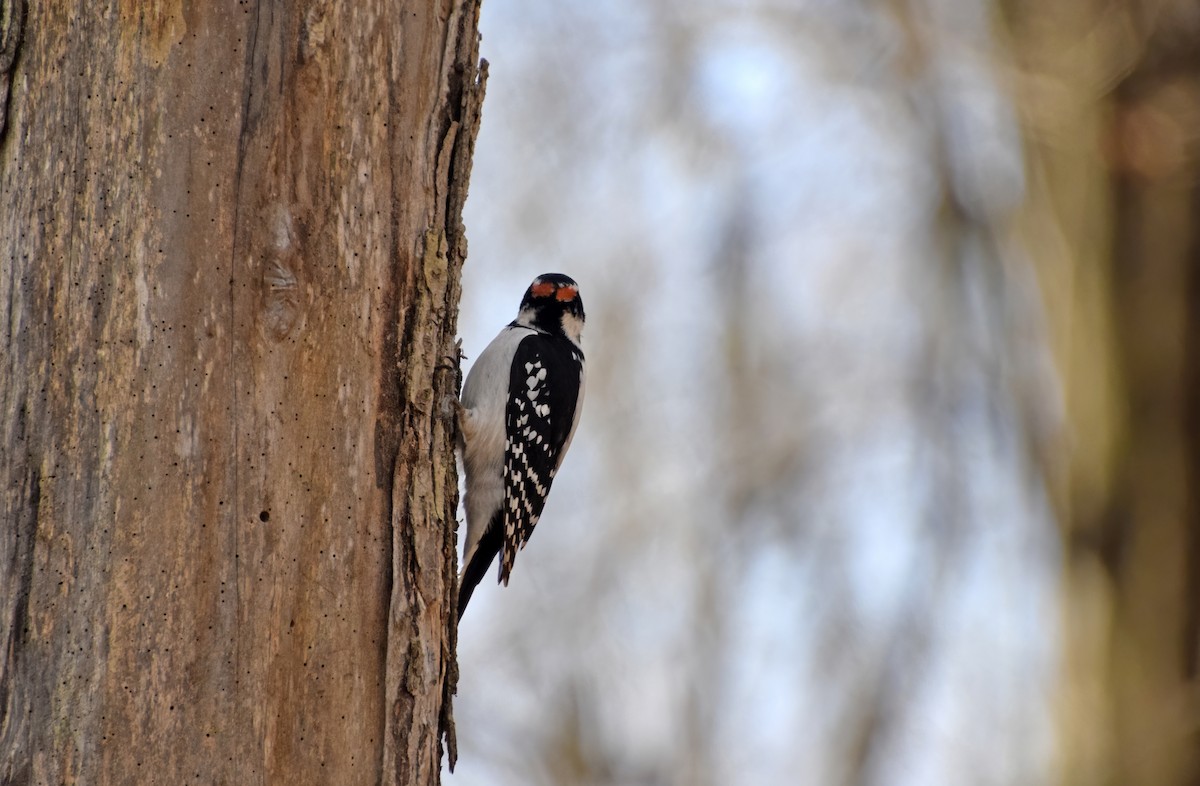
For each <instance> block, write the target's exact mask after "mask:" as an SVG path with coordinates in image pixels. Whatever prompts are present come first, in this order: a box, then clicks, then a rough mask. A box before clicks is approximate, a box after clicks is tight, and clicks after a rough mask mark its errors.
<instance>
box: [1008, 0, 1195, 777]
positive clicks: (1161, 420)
mask: <svg viewBox="0 0 1200 786" xmlns="http://www.w3.org/2000/svg"><path fill="white" fill-rule="evenodd" d="M1005 5H1006V6H1007V8H1008V11H1009V14H1010V19H1011V21H1012V25H1013V41H1014V49H1015V52H1016V55H1017V59H1018V61H1019V62H1021V63H1022V65H1023V66H1024V67H1025V69H1026V71H1027V74H1028V75H1029V76H1030V77H1032V78H1031V79H1029V80H1028V84H1027V85H1026V89H1025V91H1024V96H1023V98H1024V100H1023V103H1024V107H1023V108H1024V109H1025V114H1026V116H1027V117H1029V118H1032V120H1033V122H1032V123H1031V126H1032V128H1031V133H1030V148H1031V159H1032V161H1033V163H1034V167H1033V172H1034V173H1035V178H1034V182H1035V184H1036V188H1035V189H1034V194H1033V204H1032V206H1031V210H1030V219H1029V220H1028V221H1027V223H1028V224H1029V226H1030V227H1031V231H1029V237H1030V238H1031V251H1032V253H1033V254H1034V256H1035V257H1037V258H1039V259H1040V260H1041V267H1042V273H1043V286H1044V289H1045V290H1046V292H1047V296H1048V299H1049V303H1050V308H1049V311H1050V313H1051V314H1052V315H1055V316H1056V317H1057V321H1058V324H1056V326H1055V327H1056V334H1057V336H1058V338H1059V341H1058V358H1059V364H1060V368H1061V369H1062V375H1063V378H1064V382H1065V387H1066V394H1067V401H1068V405H1069V406H1068V408H1069V411H1070V412H1071V413H1072V415H1073V417H1072V425H1073V430H1072V434H1071V444H1070V453H1069V460H1070V471H1069V473H1068V475H1069V477H1068V478H1067V479H1066V482H1065V484H1064V485H1065V488H1063V489H1061V490H1060V497H1061V500H1060V501H1061V503H1062V505H1061V507H1062V508H1063V511H1064V515H1063V517H1062V518H1063V523H1064V526H1065V533H1064V534H1065V538H1064V541H1065V544H1066V562H1065V569H1066V570H1065V578H1066V581H1065V584H1064V589H1065V607H1064V608H1065V611H1064V622H1065V626H1066V636H1065V642H1064V645H1065V647H1066V655H1067V659H1066V664H1065V668H1064V680H1063V685H1064V689H1063V694H1062V697H1063V699H1064V701H1063V705H1064V711H1063V721H1064V722H1063V728H1062V737H1063V745H1062V752H1063V756H1062V759H1063V760H1062V762H1061V764H1062V782H1063V783H1064V784H1086V786H1094V785H1095V784H1121V785H1122V786H1124V785H1125V784H1139V785H1140V784H1153V786H1184V785H1185V784H1186V785H1190V784H1195V783H1197V782H1200V755H1197V748H1196V740H1195V729H1196V724H1197V718H1198V717H1200V702H1198V701H1197V696H1198V695H1200V694H1198V693H1197V687H1198V672H1200V656H1198V654H1197V653H1198V651H1200V632H1198V631H1200V485H1198V479H1200V232H1198V227H1200V223H1197V220H1198V219H1200V187H1198V186H1197V183H1200V156H1198V155H1197V147H1196V145H1195V128H1196V118H1198V117H1200V56H1198V55H1197V53H1198V52H1200V25H1198V24H1197V19H1196V16H1195V13H1194V4H1190V3H1187V2H1174V1H1172V2H1165V3H1151V4H1139V3H1131V2H1125V3H1115V4H1114V3H1107V2H1100V1H1099V0H1072V2H1070V3H1066V4H1063V3H1058V4H1045V3H1036V2H1027V1H1026V0H1009V2H1007V3H1006V4H1005Z"/></svg>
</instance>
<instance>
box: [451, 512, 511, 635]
mask: <svg viewBox="0 0 1200 786" xmlns="http://www.w3.org/2000/svg"><path fill="white" fill-rule="evenodd" d="M497 515H498V517H499V512H498V513H497ZM503 532H504V522H503V521H496V520H495V519H493V520H492V522H491V525H490V526H489V527H488V528H487V530H485V531H484V533H483V537H481V538H480V539H479V543H478V544H477V545H476V547H475V553H474V554H472V555H471V561H470V562H469V563H467V565H466V567H464V568H463V572H462V578H460V579H459V581H458V618H459V619H460V620H461V619H462V615H463V611H464V610H465V609H466V608H467V601H469V600H470V599H471V595H472V593H474V592H475V587H476V585H478V584H479V581H480V580H481V579H482V578H483V576H484V574H486V573H487V571H488V568H489V567H491V565H492V560H494V559H495V558H496V555H497V554H499V553H500V545H501V544H502V543H503V542H504V536H503Z"/></svg>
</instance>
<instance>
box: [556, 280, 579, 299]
mask: <svg viewBox="0 0 1200 786" xmlns="http://www.w3.org/2000/svg"><path fill="white" fill-rule="evenodd" d="M578 294H579V290H578V289H576V288H575V287H573V286H571V285H570V284H564V285H563V286H561V287H559V288H558V292H557V293H556V294H555V295H554V297H556V298H558V299H559V300H561V301H563V302H564V303H565V302H567V301H570V300H574V299H575V297H576V296H577V295H578Z"/></svg>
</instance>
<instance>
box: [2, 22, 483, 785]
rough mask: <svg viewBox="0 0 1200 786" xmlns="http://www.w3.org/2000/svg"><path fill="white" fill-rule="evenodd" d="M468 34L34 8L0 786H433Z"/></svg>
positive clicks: (473, 55)
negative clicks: (141, 785)
mask: <svg viewBox="0 0 1200 786" xmlns="http://www.w3.org/2000/svg"><path fill="white" fill-rule="evenodd" d="M10 1H11V0H10ZM10 18H16V17H15V14H13V15H10ZM3 21H4V16H2V15H0V23H3ZM477 27H478V2H477V1H476V0H420V1H418V0H412V1H410V2H401V3H388V2H371V1H367V0H365V1H364V2H356V3H346V4H320V3H315V2H300V3H284V2H279V0H274V1H271V0H264V1H263V2H260V3H248V2H238V3H234V2H227V1H223V2H215V3H195V4H183V3H179V2H157V3H154V2H146V3H133V2H120V3H116V2H110V3H103V2H102V3H79V4H77V5H76V7H74V8H71V9H68V8H67V7H66V6H65V5H64V4H58V3H44V4H37V5H34V6H32V7H30V8H29V13H28V16H27V18H26V19H25V25H24V35H23V37H22V41H21V43H20V47H19V51H18V52H17V54H16V58H15V62H14V64H13V68H12V71H11V74H10V75H9V76H11V93H10V95H9V105H8V111H7V124H6V125H5V126H3V130H2V131H0V134H3V136H2V137H0V166H2V167H3V169H2V172H0V192H2V202H0V204H2V207H0V261H2V264H3V270H2V274H0V336H2V337H3V345H4V350H3V353H2V359H0V362H3V364H4V369H3V373H2V376H0V431H2V438H3V448H0V451H2V452H0V473H2V479H3V483H4V498H3V509H4V526H3V527H2V528H0V643H2V644H3V652H2V654H0V665H2V672H0V780H2V781H3V782H4V783H8V784H26V783H35V784H53V785H55V786H57V784H63V783H75V782H79V783H90V784H109V783H111V784H129V783H156V782H157V783H170V784H176V783H191V782H200V783H228V784H253V783H289V784H293V783H295V784H303V783H322V784H325V783H387V784H390V783H404V784H416V783H422V784H424V783H436V782H438V779H439V770H440V761H441V746H440V744H439V737H440V734H439V730H441V731H444V732H446V733H447V734H449V739H450V744H451V756H453V752H452V748H453V725H452V720H451V715H450V707H449V696H450V694H451V693H452V692H453V688H454V681H455V678H456V667H455V664H454V641H453V636H454V633H453V625H452V624H451V623H450V620H451V610H452V609H453V608H454V598H453V595H454V592H455V581H454V575H455V555H454V543H455V540H454V529H455V510H456V506H457V478H456V474H455V473H456V470H455V466H454V459H453V437H454V432H453V426H454V423H453V419H452V417H451V416H450V412H449V409H448V408H447V407H445V406H444V405H443V402H444V401H445V400H446V399H447V398H448V397H449V396H450V395H452V394H454V393H455V391H456V385H457V373H456V368H457V357H456V349H455V333H456V321H457V304H458V298H459V274H460V270H461V266H462V263H463V259H464V257H465V253H466V242H465V239H464V237H463V231H462V226H461V210H462V204H463V200H464V198H465V194H466V183H467V179H468V177H469V173H470V162H471V153H472V148H473V145H474V139H475V132H476V130H477V128H478V119H479V105H480V102H481V101H482V96H483V78H484V76H485V73H484V72H482V71H481V70H480V67H479V66H478V65H477V62H478V33H477ZM3 38H4V37H3V36H0V40H3Z"/></svg>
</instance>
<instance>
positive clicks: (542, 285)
mask: <svg viewBox="0 0 1200 786" xmlns="http://www.w3.org/2000/svg"><path fill="white" fill-rule="evenodd" d="M554 288H555V287H554V285H553V284H551V283H550V282H549V281H537V282H535V283H534V285H533V286H532V287H530V289H531V290H532V291H533V296H534V297H550V296H551V295H553V294H554Z"/></svg>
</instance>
